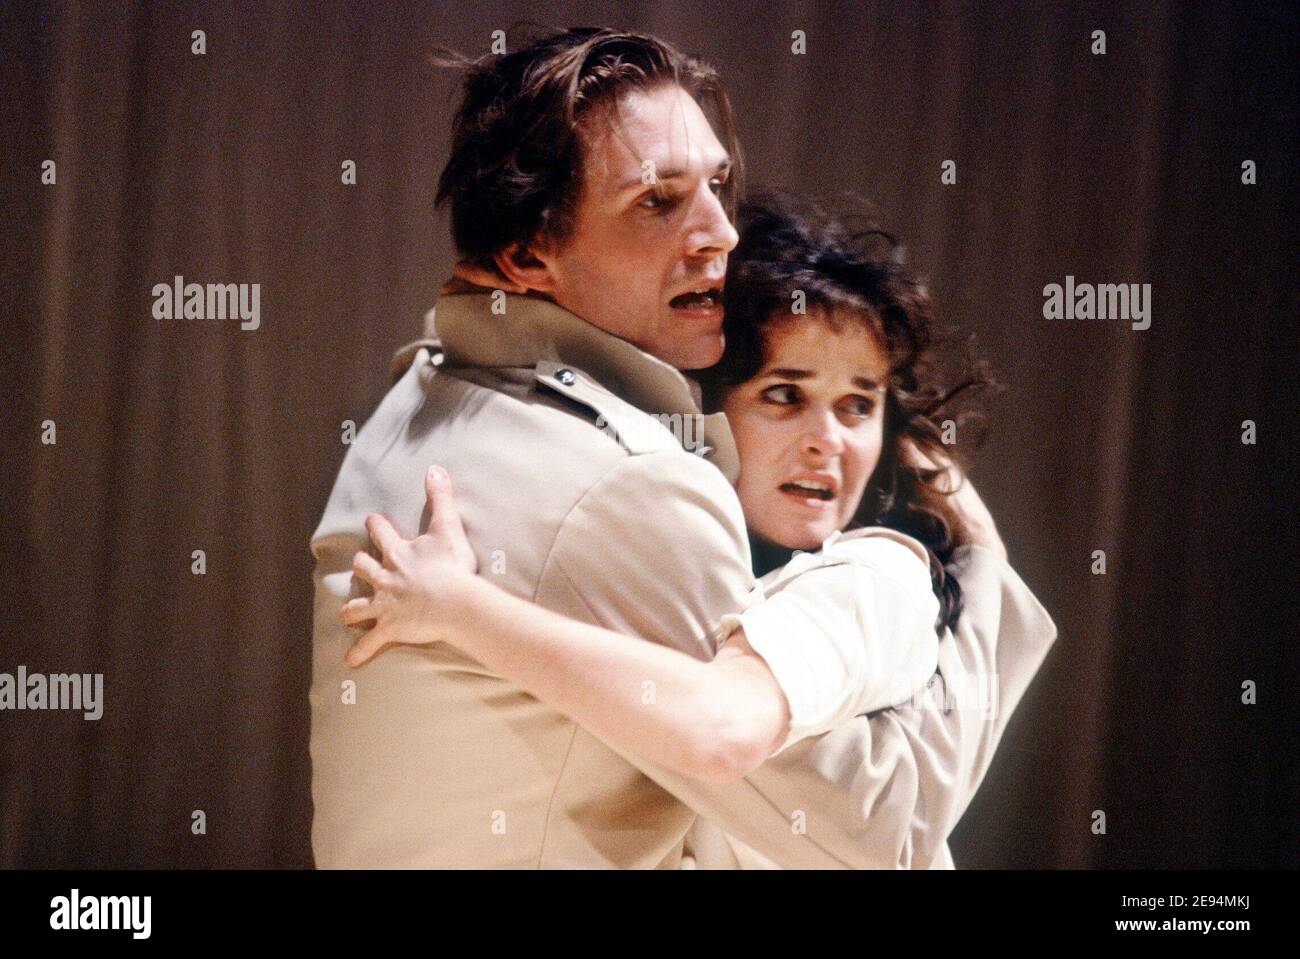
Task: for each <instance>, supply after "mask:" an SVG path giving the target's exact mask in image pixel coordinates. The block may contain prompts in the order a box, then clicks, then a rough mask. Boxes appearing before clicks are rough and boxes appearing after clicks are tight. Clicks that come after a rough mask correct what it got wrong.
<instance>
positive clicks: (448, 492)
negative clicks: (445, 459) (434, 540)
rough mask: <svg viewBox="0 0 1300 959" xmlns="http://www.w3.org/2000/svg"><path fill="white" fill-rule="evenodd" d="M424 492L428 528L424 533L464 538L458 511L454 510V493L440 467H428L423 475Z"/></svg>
mask: <svg viewBox="0 0 1300 959" xmlns="http://www.w3.org/2000/svg"><path fill="white" fill-rule="evenodd" d="M424 492H425V494H426V495H427V496H428V497H429V528H428V529H427V530H426V531H425V532H428V533H452V534H454V535H457V536H464V535H465V533H464V526H462V525H461V521H460V510H458V509H457V508H456V491H455V489H454V488H453V487H452V485H451V477H450V476H449V475H448V474H447V471H446V470H445V469H443V468H442V467H441V466H430V467H429V469H428V471H427V472H426V473H425V474H424Z"/></svg>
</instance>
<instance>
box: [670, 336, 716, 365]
mask: <svg viewBox="0 0 1300 959" xmlns="http://www.w3.org/2000/svg"><path fill="white" fill-rule="evenodd" d="M725 347H726V340H725V339H724V338H723V336H722V332H721V331H718V332H717V333H711V334H708V335H706V336H697V337H693V338H692V340H691V341H690V342H689V343H677V344H674V346H673V348H672V356H671V357H668V356H664V355H663V354H660V358H661V359H664V360H667V362H669V363H671V364H672V365H673V366H675V367H677V368H678V369H679V370H706V369H708V368H709V367H710V366H714V365H716V364H717V362H718V360H720V359H722V352H723V349H724V348H725Z"/></svg>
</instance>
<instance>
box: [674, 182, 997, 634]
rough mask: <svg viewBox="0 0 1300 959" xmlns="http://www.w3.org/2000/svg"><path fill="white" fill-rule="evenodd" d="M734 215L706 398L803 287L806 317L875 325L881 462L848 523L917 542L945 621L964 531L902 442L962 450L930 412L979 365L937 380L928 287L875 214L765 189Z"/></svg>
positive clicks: (720, 391) (736, 380) (747, 357)
mask: <svg viewBox="0 0 1300 959" xmlns="http://www.w3.org/2000/svg"><path fill="white" fill-rule="evenodd" d="M736 225H737V228H738V230H739V232H740V243H739V245H738V246H737V247H736V249H735V251H734V252H732V253H731V255H730V257H729V260H728V267H727V282H726V286H725V290H724V297H725V308H726V320H725V327H724V329H725V334H726V342H727V345H726V350H725V352H724V353H723V356H722V359H721V360H720V361H719V362H718V364H717V365H716V366H714V367H711V368H710V369H708V370H704V371H701V373H700V374H699V380H700V384H701V387H702V389H703V393H704V402H705V406H706V408H707V409H709V410H717V409H719V408H721V406H722V400H723V397H724V396H725V394H726V391H727V390H728V389H729V388H730V387H733V386H737V385H739V384H741V383H744V382H746V381H747V380H749V379H752V378H753V377H754V376H755V375H757V374H758V372H759V371H760V370H761V369H762V367H763V365H764V363H765V361H766V354H765V342H766V333H767V331H768V329H769V328H770V327H772V326H773V325H774V324H776V323H782V322H789V321H790V318H791V315H792V310H791V305H792V303H793V302H795V300H796V294H797V293H799V292H802V294H803V302H804V305H805V308H806V310H807V312H808V314H809V315H808V318H809V319H813V318H814V315H815V314H817V313H818V312H819V311H824V312H822V316H823V317H826V316H827V314H829V313H830V311H838V313H839V314H840V315H843V314H844V313H848V314H850V315H852V316H855V317H859V318H861V320H862V322H863V323H864V324H866V325H867V326H868V328H870V329H871V330H873V331H874V332H875V333H876V335H877V336H878V337H879V341H880V343H881V344H882V345H883V347H884V349H885V351H886V353H887V355H888V358H889V369H890V373H889V379H888V382H887V384H886V390H885V422H884V444H883V448H882V451H881V457H880V462H879V464H878V465H877V467H876V469H875V472H873V473H872V475H871V478H870V480H869V481H868V483H867V487H866V490H865V492H864V493H863V496H862V503H861V505H860V506H859V508H858V510H857V512H856V513H855V515H854V519H853V521H852V523H851V524H850V525H851V526H853V527H858V526H888V527H890V528H892V529H896V530H898V531H900V532H902V533H906V534H908V535H909V536H912V537H914V538H915V539H917V540H919V541H920V542H921V543H923V544H924V545H925V547H926V549H927V550H928V551H929V553H930V557H931V561H930V575H931V581H932V584H933V586H934V591H935V595H936V596H937V597H938V598H939V604H940V617H939V622H938V624H937V626H938V628H943V627H945V626H949V627H951V626H953V625H954V624H955V623H956V622H957V618H958V616H960V614H961V609H962V595H961V586H960V584H958V582H957V580H956V579H955V578H954V577H952V576H949V575H947V573H946V572H945V569H944V567H945V566H946V565H947V563H948V561H949V560H950V559H951V557H952V554H953V551H954V550H955V549H956V548H957V547H958V546H960V545H962V543H963V542H965V541H966V532H965V530H962V529H960V528H954V527H953V523H951V522H950V521H949V519H948V518H947V516H946V515H945V514H946V511H945V510H944V509H943V508H942V502H943V498H944V497H945V496H946V495H948V494H947V493H945V492H943V491H942V490H941V489H940V488H939V487H938V486H937V485H936V480H937V478H938V475H939V474H938V473H936V472H933V471H921V470H918V469H917V468H916V467H913V466H911V465H909V464H907V463H905V462H903V457H902V445H903V443H904V442H905V441H906V440H911V442H912V443H914V444H915V445H916V446H917V447H918V448H919V449H920V451H921V452H922V453H924V454H926V455H927V456H928V457H929V458H930V459H931V460H934V461H935V462H942V461H943V460H950V461H958V462H960V461H959V460H958V457H957V456H956V453H955V451H954V450H953V448H952V447H950V446H947V445H945V444H944V442H943V440H942V431H941V429H940V427H939V425H937V423H936V418H937V417H938V415H939V414H940V413H941V412H943V411H944V410H945V408H946V407H948V406H950V404H951V403H952V401H953V400H954V399H956V397H957V396H958V395H959V394H962V393H965V392H966V391H968V390H970V389H971V388H972V387H977V386H985V385H989V384H990V382H991V381H990V379H989V377H988V375H987V373H986V372H985V370H984V368H983V366H982V365H974V364H971V365H970V366H969V368H970V369H971V370H972V371H973V372H968V373H965V374H963V375H962V376H961V377H960V378H959V379H958V381H957V382H956V384H955V385H954V386H951V387H948V388H944V387H942V386H940V385H939V383H938V373H937V371H936V369H935V368H934V365H933V360H934V356H933V353H934V349H935V346H936V332H935V330H934V318H933V309H932V306H931V301H930V296H929V293H928V292H927V290H926V288H925V287H924V286H923V285H922V284H921V283H920V282H918V281H917V280H916V279H915V278H914V277H913V276H912V275H911V274H909V273H908V272H907V270H906V269H904V267H903V265H902V262H901V260H902V258H901V255H900V252H899V250H900V247H899V244H898V243H897V241H896V240H895V239H894V238H893V237H892V236H890V235H889V234H887V233H884V232H883V231H881V230H880V229H878V228H877V227H876V226H875V225H874V224H872V223H866V224H864V225H863V226H862V227H861V228H856V227H855V226H853V225H852V224H851V223H850V221H849V220H848V218H837V217H832V216H829V215H827V214H826V213H825V212H823V211H822V209H821V208H820V207H818V206H817V205H816V204H814V203H812V202H810V201H806V200H797V199H795V198H794V197H791V196H788V195H786V194H780V193H764V194H758V195H755V196H753V197H751V198H750V199H749V200H747V201H746V202H745V203H744V204H743V205H742V206H741V208H740V211H739V214H738V217H737V224H736ZM767 545H770V544H761V543H759V544H756V546H758V547H762V546H767ZM760 552H764V553H767V554H768V557H769V558H768V563H770V566H769V568H774V566H775V565H776V564H777V563H778V562H779V561H780V559H781V552H780V551H779V550H777V551H772V550H765V549H759V548H756V550H755V557H756V561H758V563H759V565H760V566H762V565H768V563H764V562H763V560H762V559H761V558H760V557H759V553H760ZM757 571H758V572H760V573H761V572H766V570H765V569H762V568H760V569H758V570H757Z"/></svg>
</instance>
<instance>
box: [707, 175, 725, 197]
mask: <svg viewBox="0 0 1300 959" xmlns="http://www.w3.org/2000/svg"><path fill="white" fill-rule="evenodd" d="M726 185H727V178H726V177H721V176H715V177H714V178H713V179H712V180H710V181H709V189H711V190H712V191H713V195H714V196H717V195H718V194H720V193H721V192H722V188H723V187H724V186H726Z"/></svg>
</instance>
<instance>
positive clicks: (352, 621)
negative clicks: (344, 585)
mask: <svg viewBox="0 0 1300 959" xmlns="http://www.w3.org/2000/svg"><path fill="white" fill-rule="evenodd" d="M373 606H374V601H373V600H372V599H371V598H370V597H369V596H358V597H356V598H355V599H350V600H348V601H347V602H346V603H344V604H343V608H342V609H341V610H339V619H341V620H342V621H343V625H344V626H358V625H360V624H361V623H364V622H366V621H367V620H373V619H375V618H377V617H376V613H375V610H374V608H373Z"/></svg>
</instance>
